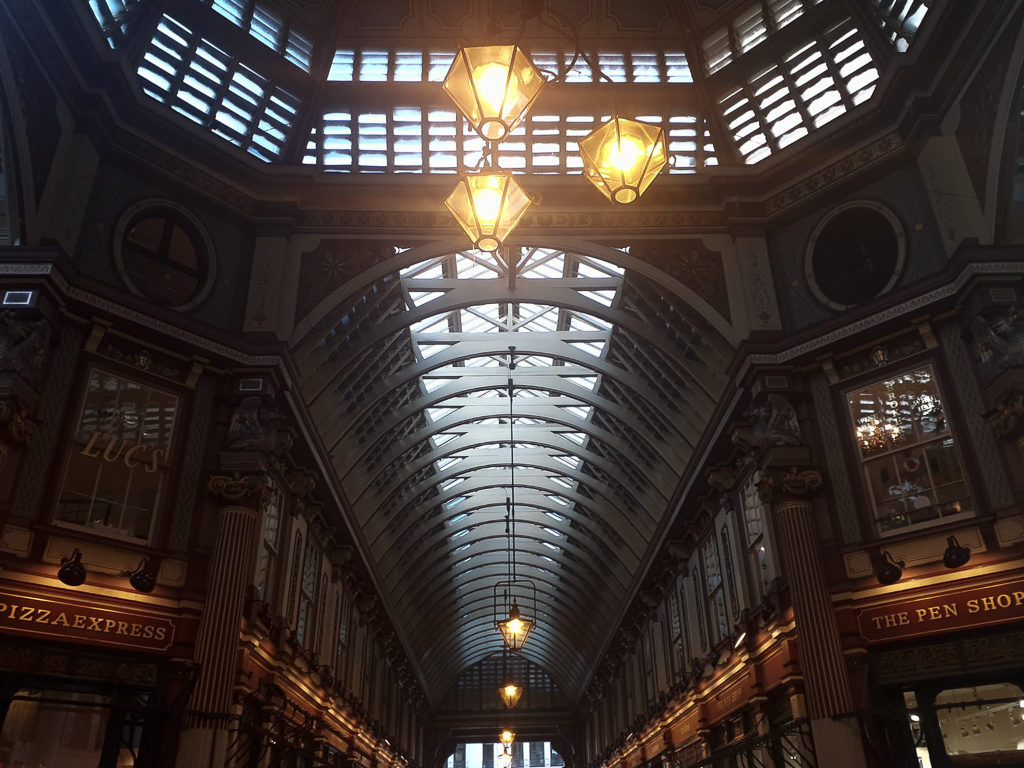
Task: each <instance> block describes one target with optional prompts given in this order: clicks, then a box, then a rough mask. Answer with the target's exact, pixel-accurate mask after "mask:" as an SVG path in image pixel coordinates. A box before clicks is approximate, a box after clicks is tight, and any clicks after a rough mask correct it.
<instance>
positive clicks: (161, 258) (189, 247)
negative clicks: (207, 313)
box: [114, 201, 214, 310]
mask: <svg viewBox="0 0 1024 768" xmlns="http://www.w3.org/2000/svg"><path fill="white" fill-rule="evenodd" d="M114 260H115V263H116V265H117V269H118V272H119V273H120V274H121V277H122V279H123V280H124V281H125V283H127V285H128V287H129V288H131V289H132V290H133V291H135V292H136V293H138V294H140V295H142V296H145V297H146V298H147V299H150V300H152V301H154V302H156V303H157V304H159V305H161V306H164V307H172V308H174V309H179V310H186V309H191V308H192V307H194V306H196V305H197V304H198V303H199V302H200V301H202V300H203V299H204V298H205V297H206V295H207V294H208V293H209V291H210V289H211V288H212V287H213V274H214V270H213V243H212V241H211V240H210V239H209V237H208V236H207V235H206V230H205V229H204V228H203V227H202V226H201V225H200V223H199V221H198V219H196V218H195V216H193V215H192V214H191V213H190V212H189V211H187V210H186V209H184V208H182V207H180V206H178V205H175V204H173V203H170V202H168V201H145V202H143V203H139V204H138V205H135V206H133V207H132V208H130V209H129V210H128V211H126V212H125V213H124V215H123V216H122V217H121V219H120V221H119V222H118V224H117V227H116V229H115V231H114Z"/></svg>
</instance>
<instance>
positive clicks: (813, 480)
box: [757, 466, 825, 506]
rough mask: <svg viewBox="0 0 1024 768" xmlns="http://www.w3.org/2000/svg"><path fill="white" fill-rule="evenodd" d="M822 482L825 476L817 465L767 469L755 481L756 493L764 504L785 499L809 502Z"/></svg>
mask: <svg viewBox="0 0 1024 768" xmlns="http://www.w3.org/2000/svg"><path fill="white" fill-rule="evenodd" d="M824 483H825V478H824V477H823V476H822V474H821V471H820V470H819V469H818V468H817V467H798V466H794V467H790V468H789V469H767V470H763V471H762V472H761V479H760V480H758V481H757V495H758V496H759V497H760V499H761V501H763V502H764V503H765V504H770V505H773V506H774V505H778V504H782V503H785V502H787V501H804V502H810V500H811V498H813V496H814V495H815V494H816V493H817V492H818V491H819V490H820V489H821V486H822V485H824Z"/></svg>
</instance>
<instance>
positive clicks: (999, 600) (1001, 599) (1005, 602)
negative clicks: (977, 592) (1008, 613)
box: [996, 593, 1013, 608]
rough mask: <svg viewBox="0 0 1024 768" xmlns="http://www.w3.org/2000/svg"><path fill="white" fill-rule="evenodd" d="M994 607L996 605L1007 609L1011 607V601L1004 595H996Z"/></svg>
mask: <svg viewBox="0 0 1024 768" xmlns="http://www.w3.org/2000/svg"><path fill="white" fill-rule="evenodd" d="M996 605H998V606H999V607H1000V608H1009V607H1010V606H1011V605H1013V600H1011V599H1010V596H1009V595H1007V594H1006V593H1003V594H1001V595H996Z"/></svg>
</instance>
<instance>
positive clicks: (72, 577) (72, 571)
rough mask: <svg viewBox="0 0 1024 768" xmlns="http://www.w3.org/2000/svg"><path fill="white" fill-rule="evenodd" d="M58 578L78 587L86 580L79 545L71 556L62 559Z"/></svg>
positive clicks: (70, 585)
mask: <svg viewBox="0 0 1024 768" xmlns="http://www.w3.org/2000/svg"><path fill="white" fill-rule="evenodd" d="M57 578H58V579H60V580H61V581H62V582H63V583H65V584H67V585H68V586H69V587H78V586H81V585H82V584H83V583H84V582H85V566H84V565H83V564H82V551H81V550H80V549H79V548H78V547H75V551H74V552H72V553H71V557H62V558H61V559H60V568H58V569H57Z"/></svg>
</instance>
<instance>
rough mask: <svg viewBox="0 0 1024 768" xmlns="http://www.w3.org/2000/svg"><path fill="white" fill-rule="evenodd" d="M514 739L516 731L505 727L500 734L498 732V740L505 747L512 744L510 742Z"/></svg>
mask: <svg viewBox="0 0 1024 768" xmlns="http://www.w3.org/2000/svg"><path fill="white" fill-rule="evenodd" d="M515 740H516V732H515V731H513V730H511V729H509V728H506V729H505V730H503V731H502V732H501V733H500V734H498V741H500V742H501V743H502V744H504V745H505V749H508V748H509V747H511V746H512V742H513V741H515Z"/></svg>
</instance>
